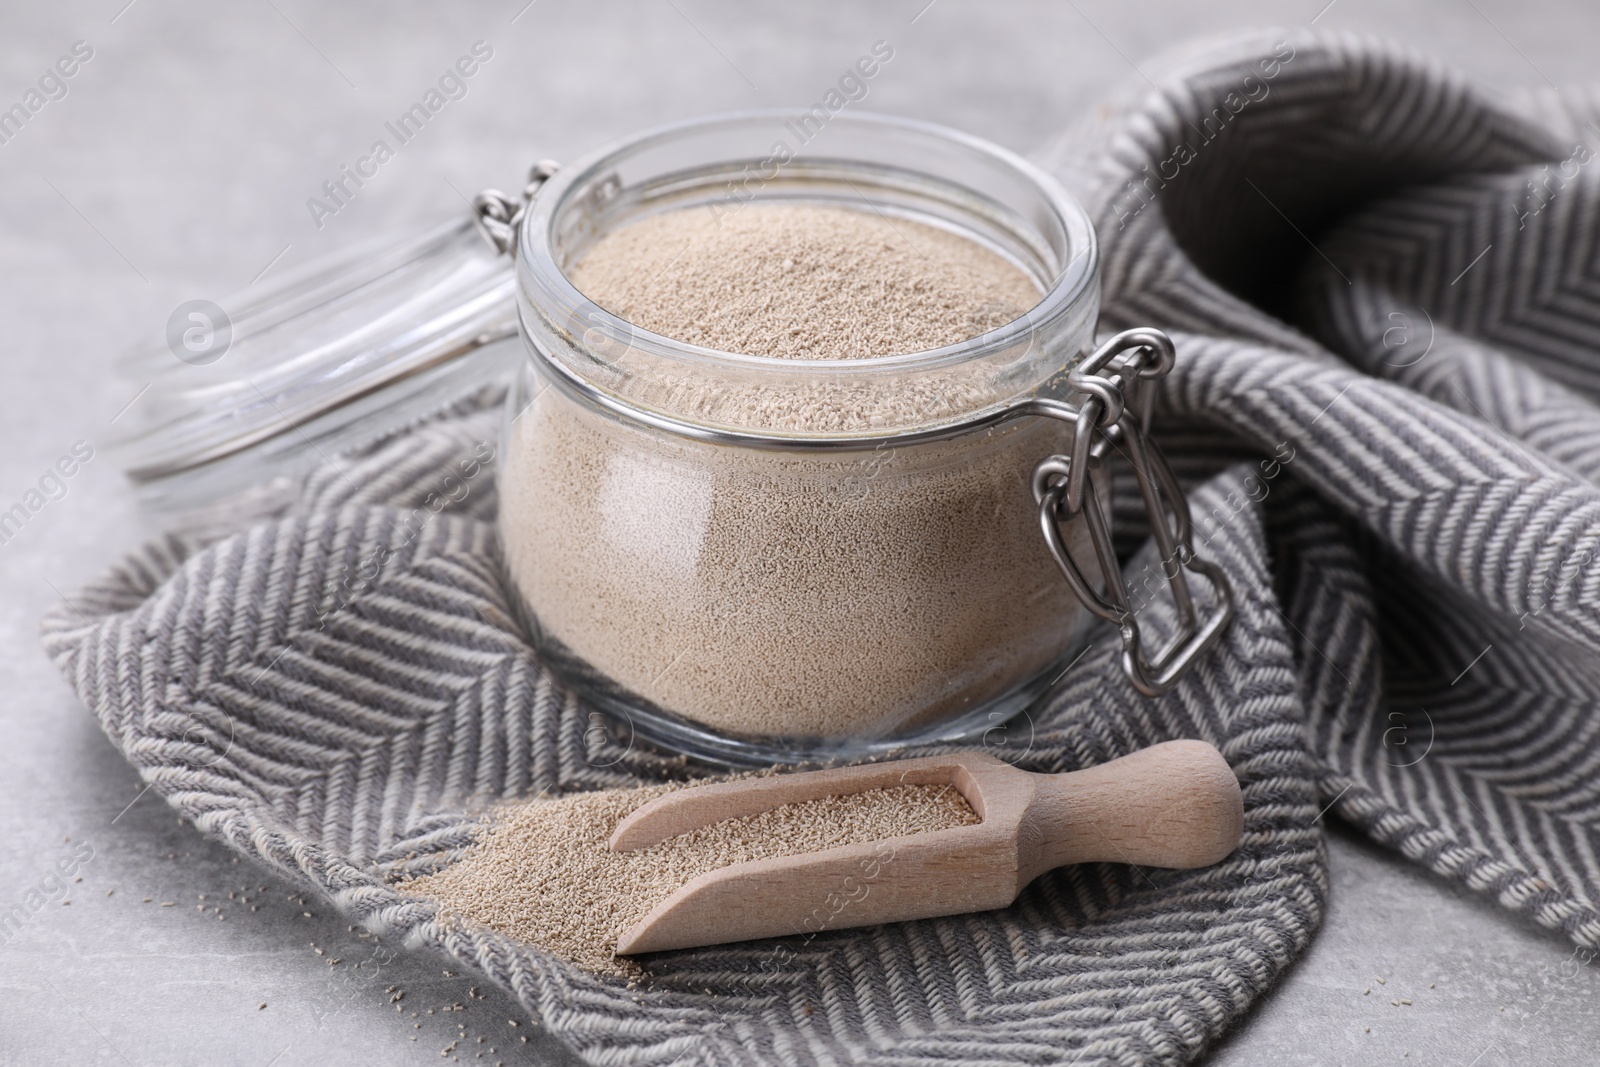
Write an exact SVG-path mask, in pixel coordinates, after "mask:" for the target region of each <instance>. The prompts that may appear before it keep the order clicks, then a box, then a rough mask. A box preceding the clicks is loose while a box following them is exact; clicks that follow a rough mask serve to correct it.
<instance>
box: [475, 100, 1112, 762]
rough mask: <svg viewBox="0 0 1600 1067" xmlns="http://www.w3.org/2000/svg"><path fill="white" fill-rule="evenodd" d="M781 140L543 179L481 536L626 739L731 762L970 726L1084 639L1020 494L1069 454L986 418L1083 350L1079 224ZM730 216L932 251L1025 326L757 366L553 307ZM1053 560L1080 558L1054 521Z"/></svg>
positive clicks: (912, 738)
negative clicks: (609, 262) (937, 240)
mask: <svg viewBox="0 0 1600 1067" xmlns="http://www.w3.org/2000/svg"><path fill="white" fill-rule="evenodd" d="M797 128H804V129H809V127H805V125H804V123H802V122H800V119H799V117H798V116H794V115H787V114H785V113H775V112H752V113H743V114H737V115H729V116H718V117H713V118H709V119H703V120H697V121H694V122H689V123H683V124H680V125H678V126H673V127H667V128H664V129H661V130H656V131H651V132H649V133H645V134H642V135H640V136H638V137H636V138H632V139H630V140H628V141H626V142H624V143H621V144H619V145H616V146H613V147H611V148H607V149H604V150H602V151H600V152H598V153H596V154H595V155H594V156H592V157H589V158H587V159H584V160H580V161H578V162H575V163H573V164H571V165H570V166H567V167H563V168H562V169H561V170H560V171H558V172H556V173H555V174H554V175H553V176H552V177H551V178H549V180H548V181H547V182H545V183H544V184H543V185H542V186H540V187H539V189H538V191H537V194H536V195H534V196H533V197H532V198H531V199H530V200H529V201H528V202H527V205H526V207H525V209H524V210H523V212H522V214H521V215H520V216H519V221H518V224H517V226H516V229H515V231H514V232H515V234H516V248H515V254H516V259H517V302H518V313H519V322H520V325H521V330H522V333H523V337H524V340H525V343H526V346H527V350H528V360H527V365H526V366H525V367H524V368H523V371H522V375H521V379H520V380H519V382H518V384H517V388H516V393H515V395H514V396H513V398H512V401H511V404H510V407H509V412H510V415H509V418H508V421H507V431H506V439H505V442H504V449H503V456H504V460H503V463H504V466H503V467H502V477H503V485H502V488H501V506H500V529H501V534H502V540H503V545H504V556H505V560H506V565H507V569H508V574H509V577H510V581H511V584H512V586H513V587H514V589H515V590H516V592H517V596H518V598H519V600H520V604H521V607H522V609H523V613H524V616H525V620H526V624H527V627H528V628H529V630H530V631H531V633H532V635H533V636H534V639H535V640H536V641H537V642H538V644H539V645H540V647H541V649H542V650H543V652H544V654H545V656H546V657H547V659H548V660H549V662H551V663H552V664H553V665H554V666H555V667H556V668H557V669H558V670H559V671H561V672H562V674H563V675H564V676H565V677H566V678H567V679H568V680H569V681H571V682H573V683H574V684H575V685H577V686H578V687H579V688H580V689H582V690H583V692H584V693H585V695H586V696H587V697H588V698H589V699H590V700H591V701H592V702H594V703H596V704H598V705H600V706H601V707H603V708H606V709H608V710H610V711H612V712H613V713H615V715H616V717H617V718H619V719H622V720H624V721H625V723H626V724H629V725H630V726H631V728H632V729H634V730H635V731H637V732H639V733H641V734H644V735H647V736H648V737H650V738H652V739H654V740H656V741H658V742H662V743H664V744H665V745H667V746H668V747H670V748H673V749H676V750H678V751H682V752H686V753H691V754H694V755H697V756H703V757H709V758H713V759H722V760H725V761H728V762H774V761H784V760H789V761H793V760H799V759H811V758H828V757H835V756H841V757H849V756H857V755H862V754H865V753H868V752H872V751H877V750H882V749H884V748H888V747H892V746H896V745H903V744H908V743H914V742H917V741H922V740H932V739H936V738H947V737H956V736H967V735H971V734H973V733H982V732H984V731H986V730H989V729H991V728H995V727H999V726H1001V725H1002V724H1004V723H1005V722H1006V720H1008V719H1009V718H1010V717H1011V716H1013V715H1014V714H1015V713H1016V712H1018V711H1020V710H1021V709H1022V708H1023V707H1025V706H1026V705H1027V704H1028V703H1029V702H1030V701H1031V700H1032V699H1034V698H1035V697H1037V696H1038V695H1039V693H1040V692H1042V690H1043V689H1044V688H1045V687H1046V686H1047V685H1048V684H1049V682H1050V681H1051V680H1053V678H1054V677H1055V676H1056V675H1057V674H1058V673H1059V670H1060V667H1061V666H1062V665H1063V663H1064V661H1065V660H1066V658H1067V657H1068V656H1069V655H1071V654H1075V646H1076V643H1077V642H1078V641H1079V639H1080V636H1081V633H1082V631H1083V628H1084V625H1085V620H1086V618H1087V613H1086V612H1085V611H1084V610H1083V609H1082V608H1081V607H1080V606H1079V603H1078V602H1077V600H1076V599H1075V598H1074V596H1073V594H1072V592H1071V590H1070V589H1069V586H1068V583H1066V582H1065V581H1064V580H1063V578H1062V576H1061V572H1060V570H1059V569H1058V567H1057V564H1056V562H1055V561H1054V560H1053V558H1052V556H1051V550H1050V548H1049V547H1048V546H1047V544H1046V542H1045V539H1044V538H1042V537H1041V535H1040V514H1041V512H1040V504H1039V500H1038V499H1037V498H1036V497H1035V496H1034V489H1035V487H1034V486H1033V485H1032V484H1031V482H1030V477H1031V475H1032V472H1033V470H1034V468H1035V466H1036V465H1037V464H1038V463H1039V462H1040V461H1041V460H1043V459H1045V458H1046V457H1048V456H1051V455H1055V454H1061V453H1063V452H1064V451H1067V450H1069V446H1070V444H1071V442H1072V435H1073V432H1074V431H1073V428H1072V426H1071V425H1070V424H1068V423H1067V422H1063V421H1060V418H1059V417H1057V418H1050V417H1025V416H1021V415H1016V414H1015V413H1016V412H1017V411H1018V405H1019V403H1021V402H1023V401H1026V400H1028V399H1029V398H1048V399H1050V400H1052V401H1059V400H1061V399H1063V395H1062V393H1061V392H1060V391H1059V390H1062V389H1064V388H1065V385H1066V383H1065V372H1066V371H1067V370H1068V369H1069V368H1070V367H1071V366H1072V365H1073V364H1074V363H1075V361H1077V360H1078V359H1079V358H1081V357H1082V356H1083V355H1084V354H1085V353H1086V351H1087V350H1088V349H1089V348H1090V347H1092V342H1093V333H1094V324H1095V318H1096V313H1097V311H1098V298H1099V293H1098V281H1099V279H1098V270H1099V267H1098V259H1097V253H1096V248H1095V243H1094V233H1093V229H1092V227H1091V226H1090V224H1089V221H1088V218H1087V216H1086V215H1085V214H1084V213H1083V211H1082V209H1081V208H1080V207H1079V206H1078V205H1077V204H1076V203H1075V202H1073V201H1072V200H1071V198H1070V197H1069V196H1068V195H1067V194H1066V193H1065V191H1064V190H1062V189H1061V188H1060V186H1059V185H1057V184H1056V183H1054V182H1053V181H1052V180H1051V179H1050V178H1049V177H1048V176H1046V175H1044V174H1042V173H1040V172H1039V171H1037V169H1035V168H1033V167H1032V166H1030V165H1029V164H1027V163H1026V162H1025V161H1023V160H1021V159H1019V158H1017V157H1015V156H1012V155H1011V154H1010V153H1007V152H1005V151H1004V150H1002V149H999V148H997V147H995V146H993V145H989V144H987V143H985V142H982V141H979V140H977V139H974V138H971V137H967V136H965V135H963V134H959V133H956V132H955V131H950V130H945V129H942V128H939V127H933V126H928V125H926V124H922V123H916V122H910V121H907V120H901V119H893V118H887V117H884V116H874V115H868V114H864V113H842V114H839V115H836V116H834V117H833V118H832V119H830V120H829V122H828V124H827V126H826V128H825V130H823V131H822V132H820V133H816V134H815V135H814V136H811V137H808V138H806V139H805V140H804V141H803V142H802V141H801V140H799V139H798V138H797V137H796V135H795V133H794V131H795V130H796V129H797ZM755 201H770V202H784V203H791V204H804V205H820V206H829V207H833V208H838V209H842V210H847V211H859V212H863V213H866V214H869V215H871V216H873V217H874V218H879V219H887V220H889V221H890V224H891V225H896V224H897V221H896V220H901V219H904V220H908V221H913V222H917V223H921V224H924V225H927V226H933V227H937V228H940V229H943V230H946V231H949V232H953V233H956V234H959V235H961V236H964V237H966V238H968V239H969V240H971V241H972V242H974V243H976V244H978V245H981V246H984V247H985V248H987V249H988V250H989V251H990V252H992V253H994V254H997V255H999V256H1001V257H1003V258H1005V259H1008V260H1009V261H1010V262H1011V263H1012V264H1014V265H1015V266H1016V267H1018V268H1019V269H1020V270H1021V271H1022V272H1023V273H1024V274H1026V275H1028V276H1030V277H1031V278H1033V279H1034V280H1035V282H1036V283H1037V284H1038V287H1039V292H1040V297H1039V301H1038V304H1037V305H1036V306H1035V307H1033V308H1032V309H1030V310H1029V311H1028V312H1027V313H1026V314H1025V315H1023V316H1022V317H1021V318H1011V317H1008V320H1007V321H1003V322H987V321H978V322H974V323H973V324H972V326H973V330H972V336H971V337H969V338H967V339H966V340H962V341H959V342H956V343H954V344H951V345H948V346H946V347H944V348H940V349H935V350H932V351H927V352H909V353H886V354H884V355H883V356H871V357H868V358H858V359H844V358H820V359H783V358H776V357H772V356H765V355H760V354H752V353H732V352H721V351H715V350H710V349H706V348H701V347H697V346H695V345H692V344H688V343H685V342H680V341H677V340H675V339H672V338H668V337H664V336H661V335H657V334H654V333H651V332H649V331H647V330H644V329H641V328H639V327H637V326H635V325H633V324H631V323H629V322H626V321H624V320H623V319H622V318H620V317H619V316H617V315H615V314H613V313H611V312H610V311H608V310H607V309H605V308H603V307H600V306H599V305H597V304H596V303H595V302H594V301H593V300H591V299H590V298H589V297H588V296H586V295H585V294H584V293H582V292H580V291H578V289H577V288H576V287H575V286H574V285H573V284H572V281H571V279H570V277H569V273H570V271H571V269H572V267H573V265H574V264H575V263H577V262H578V261H580V260H581V259H582V257H583V255H584V254H585V252H586V251H587V250H588V249H589V248H590V247H592V246H593V244H594V242H596V241H597V240H599V239H600V238H601V237H603V236H604V235H605V234H607V233H609V232H613V231H614V230H616V229H618V228H621V227H623V226H626V225H628V224H630V223H631V222H633V221H635V220H638V219H642V218H646V217H649V216H653V215H658V214H661V213H663V212H667V211H695V212H704V213H705V215H704V216H703V217H704V218H706V219H709V220H712V221H714V222H715V223H717V224H721V222H722V221H723V220H726V219H728V218H729V217H730V216H734V215H737V214H738V213H739V212H741V211H744V210H746V208H747V207H748V205H749V204H750V203H752V202H755ZM1058 406H1060V405H1058ZM1065 534H1066V537H1067V539H1068V541H1069V542H1074V543H1077V544H1078V545H1079V547H1082V548H1084V549H1085V551H1084V552H1083V553H1082V558H1083V559H1084V560H1093V559H1094V558H1095V554H1094V552H1093V550H1092V549H1089V548H1088V547H1087V546H1086V544H1085V542H1086V540H1087V535H1086V532H1085V530H1084V524H1083V523H1082V522H1069V523H1067V528H1066V530H1065ZM1088 569H1090V570H1092V571H1093V573H1094V574H1096V575H1098V574H1099V568H1098V567H1097V566H1091V567H1089V568H1088Z"/></svg>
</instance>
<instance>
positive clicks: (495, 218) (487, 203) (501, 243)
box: [472, 159, 561, 255]
mask: <svg viewBox="0 0 1600 1067" xmlns="http://www.w3.org/2000/svg"><path fill="white" fill-rule="evenodd" d="M560 166H561V164H559V163H557V162H556V161H555V160H553V159H541V160H539V162H537V163H535V164H534V165H533V168H532V169H531V170H529V171H528V181H527V183H526V184H525V185H523V187H522V199H521V200H515V199H512V198H511V197H509V196H507V195H506V194H505V193H502V192H501V191H500V190H498V189H485V190H484V191H483V192H481V193H479V194H478V195H477V196H475V197H473V198H472V221H473V223H474V224H475V225H476V226H477V227H478V233H480V234H481V235H482V236H483V239H484V240H485V241H488V242H489V247H490V248H493V249H494V250H495V251H496V252H499V253H500V254H501V255H514V254H515V253H516V250H517V223H519V222H521V221H522V213H523V212H524V211H526V210H527V209H528V202H529V201H531V200H532V199H533V196H534V194H535V193H537V192H538V191H539V187H540V186H542V185H543V184H544V183H545V181H546V180H548V179H549V177H550V176H551V175H552V174H554V173H555V172H556V170H557V168H559V167H560Z"/></svg>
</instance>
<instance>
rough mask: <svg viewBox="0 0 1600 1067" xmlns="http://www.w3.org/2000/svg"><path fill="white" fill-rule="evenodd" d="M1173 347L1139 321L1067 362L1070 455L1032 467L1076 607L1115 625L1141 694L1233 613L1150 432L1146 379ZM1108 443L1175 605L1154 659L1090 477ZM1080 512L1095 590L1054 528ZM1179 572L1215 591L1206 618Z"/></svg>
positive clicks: (1167, 678)
mask: <svg viewBox="0 0 1600 1067" xmlns="http://www.w3.org/2000/svg"><path fill="white" fill-rule="evenodd" d="M1174 355H1175V353H1174V350H1173V345H1172V339H1171V338H1169V337H1168V336H1167V335H1166V334H1164V333H1162V332H1161V331H1160V330H1153V329H1148V328H1140V329H1135V330H1125V331H1123V332H1122V333H1119V334H1117V335H1116V336H1115V337H1113V338H1111V339H1110V340H1109V341H1107V342H1106V343H1105V344H1103V345H1101V346H1100V347H1099V348H1098V349H1096V350H1095V352H1094V353H1093V354H1092V355H1090V356H1089V357H1088V358H1087V359H1085V360H1083V361H1082V362H1081V363H1079V364H1078V365H1077V366H1076V367H1074V368H1073V369H1072V371H1071V372H1070V373H1069V374H1068V376H1067V384H1068V386H1069V388H1071V389H1072V390H1074V391H1075V392H1076V393H1079V394H1082V396H1083V400H1082V402H1081V404H1080V405H1079V406H1078V407H1077V409H1076V415H1075V418H1074V419H1073V421H1074V425H1075V432H1074V434H1073V438H1072V455H1070V456H1050V457H1049V458H1047V459H1044V460H1042V461H1040V463H1039V465H1038V466H1037V467H1035V468H1034V471H1033V498H1034V500H1035V501H1036V502H1037V503H1038V505H1039V525H1040V527H1041V528H1042V529H1043V531H1044V538H1045V542H1046V543H1047V544H1048V545H1049V546H1050V554H1051V555H1052V556H1054V557H1055V561H1056V563H1057V564H1058V565H1059V566H1060V567H1061V572H1062V574H1064V575H1066V579H1067V584H1068V585H1070V586H1071V587H1072V591H1073V593H1075V594H1076V595H1077V597H1078V599H1079V600H1080V601H1082V602H1083V605H1084V607H1086V608H1088V609H1089V610H1090V611H1091V612H1093V613H1094V614H1095V615H1097V616H1099V617H1100V618H1102V619H1104V620H1106V621H1107V622H1110V623H1112V624H1114V625H1115V626H1116V627H1117V628H1118V630H1119V631H1120V633H1121V636H1122V669H1123V671H1124V672H1125V673H1126V674H1127V675H1128V678H1129V680H1130V681H1132V682H1133V686H1134V688H1135V689H1137V690H1138V691H1139V692H1141V693H1143V694H1144V695H1145V696H1150V697H1153V696H1160V695H1161V694H1162V693H1164V692H1166V691H1167V690H1168V689H1170V688H1171V687H1172V685H1173V683H1174V682H1176V681H1177V680H1178V678H1179V677H1180V676H1181V675H1182V674H1183V672H1184V671H1185V670H1187V669H1188V668H1189V666H1190V664H1192V663H1193V662H1194V661H1195V659H1196V658H1198V657H1199V656H1201V655H1202V654H1204V653H1205V652H1206V651H1207V650H1208V649H1210V648H1211V646H1212V645H1214V644H1215V643H1216V642H1217V639H1218V638H1219V637H1221V636H1222V631H1223V630H1224V629H1225V628H1226V627H1227V625H1228V623H1229V622H1230V621H1232V619H1233V613H1234V604H1233V589H1232V587H1231V586H1230V585H1229V584H1228V579H1227V577H1226V576H1225V575H1224V574H1223V573H1222V569H1221V568H1220V567H1218V566H1217V565H1216V564H1214V563H1208V562H1206V561H1205V560H1202V559H1200V558H1198V557H1197V556H1196V555H1195V554H1194V545H1193V543H1192V542H1193V531H1192V523H1191V519H1190V515H1189V502H1188V501H1187V500H1186V499H1184V496H1183V491H1182V489H1181V488H1180V487H1179V485H1178V480H1177V478H1176V477H1175V476H1174V475H1173V473H1172V468H1171V467H1170V466H1168V465H1167V461H1166V457H1164V456H1163V455H1162V454H1161V450H1160V449H1159V448H1158V447H1156V445H1155V443H1154V442H1153V441H1151V440H1150V438H1149V429H1150V401H1151V399H1152V393H1151V389H1150V386H1151V384H1152V383H1153V382H1155V381H1156V380H1157V379H1159V378H1161V377H1163V376H1164V375H1166V373H1167V372H1168V371H1170V370H1171V369H1172V364H1173V360H1174ZM1064 410H1065V409H1064ZM1063 414H1064V411H1063ZM1058 417H1059V416H1058ZM1113 448H1115V449H1116V450H1117V451H1118V452H1119V453H1120V454H1121V455H1122V456H1123V457H1124V458H1125V459H1127V461H1128V463H1129V465H1130V466H1131V467H1132V468H1133V474H1134V477H1135V479H1136V480H1137V481H1138V483H1139V495H1140V496H1141V497H1142V498H1143V500H1144V509H1145V514H1146V515H1147V516H1148V517H1149V520H1150V530H1151V533H1152V535H1153V536H1154V537H1155V541H1156V547H1157V549H1159V551H1160V553H1161V573H1162V574H1163V575H1165V576H1166V579H1167V584H1168V587H1169V588H1170V589H1171V590H1172V599H1173V602H1174V603H1175V604H1176V606H1177V609H1178V629H1177V632H1176V633H1175V634H1174V635H1173V637H1172V639H1171V641H1170V642H1168V644H1167V646H1166V647H1165V648H1163V649H1162V650H1161V651H1160V652H1159V653H1158V654H1157V655H1156V656H1154V657H1153V658H1152V657H1150V656H1149V655H1147V654H1146V651H1145V647H1144V638H1143V634H1142V632H1141V631H1140V629H1139V621H1138V619H1136V618H1135V617H1134V609H1133V608H1132V607H1131V606H1130V604H1129V600H1128V588H1127V584H1126V582H1125V580H1124V579H1123V577H1122V568H1121V566H1120V565H1119V564H1118V562H1117V557H1116V553H1115V551H1114V550H1113V549H1112V544H1111V526H1110V523H1109V522H1107V519H1106V514H1105V510H1104V507H1103V506H1102V504H1101V503H1100V498H1099V497H1098V496H1097V495H1096V494H1095V492H1094V490H1093V488H1092V487H1091V486H1090V485H1089V472H1090V470H1092V469H1094V468H1096V467H1099V466H1100V465H1101V464H1102V463H1103V462H1104V459H1105V456H1106V454H1107V453H1108V452H1109V451H1110V450H1111V449H1113ZM1080 514H1081V515H1082V516H1083V517H1084V520H1085V522H1086V523H1087V524H1088V531H1089V539H1090V542H1091V543H1092V544H1093V546H1094V554H1095V559H1096V561H1097V562H1098V564H1099V569H1100V573H1101V574H1103V575H1105V577H1106V582H1105V585H1106V588H1105V591H1104V592H1101V591H1100V590H1099V589H1098V588H1096V585H1095V583H1094V582H1091V581H1090V580H1089V579H1088V577H1087V576H1085V574H1084V572H1083V569H1082V568H1081V567H1079V565H1078V563H1077V561H1076V560H1074V559H1073V558H1072V554H1071V552H1070V551H1069V550H1068V548H1067V545H1066V542H1065V541H1064V540H1063V538H1062V527H1063V526H1064V525H1065V524H1066V523H1067V522H1068V521H1069V520H1071V519H1073V518H1075V517H1076V516H1078V515H1080ZM1169 517H1170V523H1169ZM1186 572H1189V573H1194V574H1199V575H1201V576H1203V577H1204V578H1205V579H1206V580H1207V581H1208V582H1209V583H1210V584H1211V587H1212V590H1213V591H1214V593H1215V594H1216V601H1217V603H1216V605H1215V608H1214V610H1213V612H1212V614H1211V615H1210V616H1209V617H1208V618H1205V619H1203V620H1202V619H1201V618H1200V616H1199V612H1198V609H1197V608H1196V605H1195V599H1194V593H1193V591H1192V590H1191V589H1190V588H1189V579H1188V574H1187V573H1186Z"/></svg>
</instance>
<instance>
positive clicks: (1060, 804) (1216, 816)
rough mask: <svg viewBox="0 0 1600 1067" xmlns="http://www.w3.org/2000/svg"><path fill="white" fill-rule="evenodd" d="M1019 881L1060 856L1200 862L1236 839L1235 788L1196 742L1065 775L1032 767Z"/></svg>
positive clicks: (1238, 803)
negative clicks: (1031, 788) (1034, 769)
mask: <svg viewBox="0 0 1600 1067" xmlns="http://www.w3.org/2000/svg"><path fill="white" fill-rule="evenodd" d="M1032 777H1033V779H1034V796H1033V800H1032V802H1031V803H1030V804H1029V807H1028V812H1027V815H1026V816H1025V817H1024V819H1023V825H1022V834H1021V838H1020V840H1019V846H1020V848H1019V855H1018V859H1019V866H1020V870H1019V874H1020V875H1021V876H1022V877H1021V884H1026V883H1027V882H1030V881H1032V880H1033V879H1034V878H1035V877H1037V876H1038V875H1040V874H1042V873H1044V872H1045V871H1048V870H1054V869H1055V868H1056V867H1061V866H1064V865H1066V864H1069V863H1093V862H1110V863H1132V864H1137V865H1139V866H1145V867H1180V868H1188V867H1204V866H1207V865H1209V864H1212V863H1216V862H1217V861H1218V860H1221V859H1223V858H1224V857H1226V856H1227V855H1228V854H1229V853H1231V852H1232V851H1233V850H1234V849H1236V848H1238V847H1239V838H1240V835H1241V834H1242V833H1243V831H1244V797H1243V794H1242V793H1241V792H1240V789H1239V780H1238V778H1236V777H1235V776H1234V773H1233V769H1232V768H1231V767H1229V766H1228V761H1227V760H1225V759H1223V758H1222V753H1220V752H1218V751H1217V750H1216V749H1215V748H1214V747H1213V746H1211V745H1209V744H1207V743H1205V742H1204V741H1165V742H1162V743H1161V744H1159V745H1152V746H1151V747H1149V748H1145V749H1140V750H1139V751H1138V752H1134V753H1131V754H1130V755H1127V756H1123V757H1122V758H1120V759H1114V760H1112V761H1111V762H1109V763H1102V764H1100V765H1099V766H1097V767H1090V768H1089V769H1087V770H1082V771H1072V772H1070V773H1067V774H1035V775H1032Z"/></svg>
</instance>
